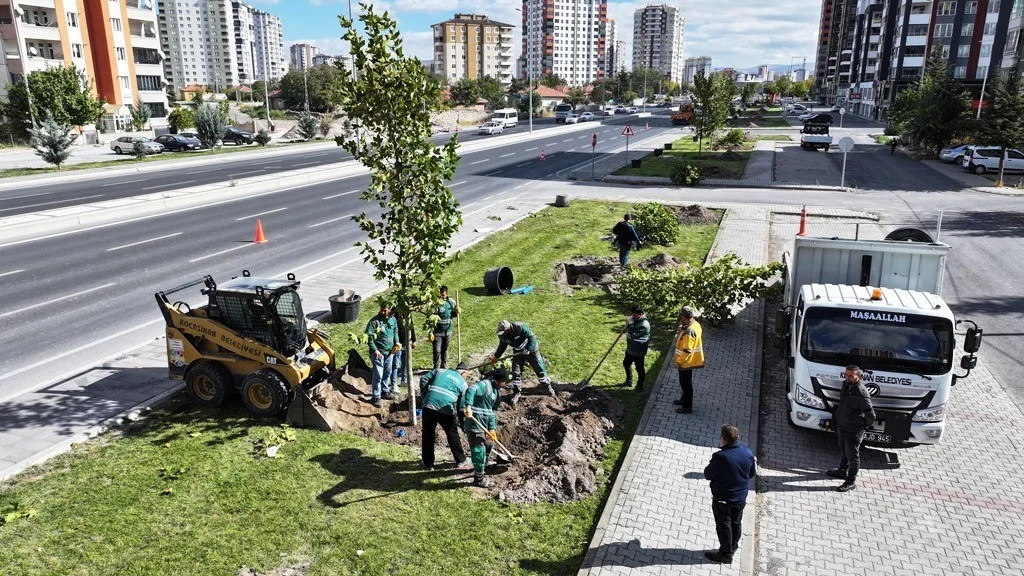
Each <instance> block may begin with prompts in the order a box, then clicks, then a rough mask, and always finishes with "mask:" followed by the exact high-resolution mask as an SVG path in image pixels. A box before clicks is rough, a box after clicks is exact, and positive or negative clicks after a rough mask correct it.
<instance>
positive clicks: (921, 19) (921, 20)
mask: <svg viewBox="0 0 1024 576" xmlns="http://www.w3.org/2000/svg"><path fill="white" fill-rule="evenodd" d="M931 17H932V15H931V14H911V15H910V22H908V24H910V25H911V26H912V25H914V24H928V23H929V22H930V21H931Z"/></svg>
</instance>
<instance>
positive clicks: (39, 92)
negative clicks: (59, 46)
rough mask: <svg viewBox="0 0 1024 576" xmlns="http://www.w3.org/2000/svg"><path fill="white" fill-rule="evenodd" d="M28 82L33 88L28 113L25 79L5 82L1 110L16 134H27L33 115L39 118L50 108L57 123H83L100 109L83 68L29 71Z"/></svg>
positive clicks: (24, 136) (25, 136)
mask: <svg viewBox="0 0 1024 576" xmlns="http://www.w3.org/2000/svg"><path fill="white" fill-rule="evenodd" d="M28 83H29V87H30V89H31V90H32V98H31V100H32V107H31V108H32V111H31V113H30V112H29V96H28V92H27V91H26V90H25V83H24V82H15V83H14V84H8V86H7V102H6V103H4V104H3V108H2V113H3V115H4V116H5V117H7V119H8V121H9V122H10V123H11V129H12V132H13V133H14V136H15V138H20V139H27V138H28V129H29V128H30V127H31V125H32V121H31V118H32V117H33V115H34V117H35V118H36V121H39V120H40V119H41V118H45V117H46V113H47V112H49V113H50V114H52V115H53V119H54V120H55V121H56V122H57V123H58V124H68V125H71V126H83V125H85V124H90V123H92V122H94V121H95V120H96V118H97V117H98V116H100V115H102V113H103V108H102V106H101V104H100V102H99V100H97V99H96V98H95V97H94V96H93V95H92V91H91V89H90V86H89V83H88V82H87V81H86V77H85V72H83V71H81V70H79V69H78V68H75V67H74V66H67V67H55V68H47V69H45V70H36V71H34V72H30V73H29V75H28Z"/></svg>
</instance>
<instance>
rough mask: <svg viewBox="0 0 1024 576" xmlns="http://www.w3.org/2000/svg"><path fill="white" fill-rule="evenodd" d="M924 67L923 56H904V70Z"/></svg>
mask: <svg viewBox="0 0 1024 576" xmlns="http://www.w3.org/2000/svg"><path fill="white" fill-rule="evenodd" d="M921 66H924V56H904V57H903V67H904V68H920V67H921Z"/></svg>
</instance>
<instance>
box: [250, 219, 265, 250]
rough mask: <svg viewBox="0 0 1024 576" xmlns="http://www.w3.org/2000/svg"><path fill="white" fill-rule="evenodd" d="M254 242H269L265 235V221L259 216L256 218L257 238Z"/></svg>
mask: <svg viewBox="0 0 1024 576" xmlns="http://www.w3.org/2000/svg"><path fill="white" fill-rule="evenodd" d="M253 243H254V244H266V243H267V237H266V236H264V235H263V222H262V221H261V220H260V219H259V218H257V219H256V238H255V239H254V240H253Z"/></svg>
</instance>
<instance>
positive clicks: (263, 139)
mask: <svg viewBox="0 0 1024 576" xmlns="http://www.w3.org/2000/svg"><path fill="white" fill-rule="evenodd" d="M254 140H255V141H256V143H257V144H259V145H260V146H266V145H267V144H270V134H269V133H268V132H267V131H266V130H263V129H262V128H261V129H260V131H259V132H257V133H256V136H255V138H254Z"/></svg>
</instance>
